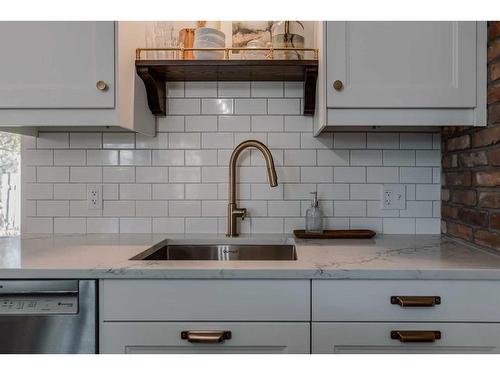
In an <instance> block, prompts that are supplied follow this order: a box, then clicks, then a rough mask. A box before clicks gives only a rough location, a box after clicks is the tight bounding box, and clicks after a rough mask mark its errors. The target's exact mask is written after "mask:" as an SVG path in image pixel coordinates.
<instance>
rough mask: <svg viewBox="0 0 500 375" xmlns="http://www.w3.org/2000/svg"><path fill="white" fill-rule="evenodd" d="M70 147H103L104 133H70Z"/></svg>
mask: <svg viewBox="0 0 500 375" xmlns="http://www.w3.org/2000/svg"><path fill="white" fill-rule="evenodd" d="M69 147H70V148H80V149H89V148H101V147H102V133H69Z"/></svg>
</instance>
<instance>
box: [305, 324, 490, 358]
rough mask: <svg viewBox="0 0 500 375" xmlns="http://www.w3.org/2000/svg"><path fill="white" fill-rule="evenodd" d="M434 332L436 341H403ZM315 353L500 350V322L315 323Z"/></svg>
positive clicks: (313, 347) (443, 352) (313, 332)
mask: <svg viewBox="0 0 500 375" xmlns="http://www.w3.org/2000/svg"><path fill="white" fill-rule="evenodd" d="M408 332H410V334H411V333H412V332H417V333H416V334H414V333H413V337H414V340H416V339H418V337H419V335H420V337H425V335H431V337H432V335H433V334H434V341H428V342H412V340H411V339H408V340H409V341H405V342H401V341H400V340H399V337H400V336H398V335H403V337H405V336H404V335H405V334H406V335H407V336H406V337H407V338H408V337H410V336H408ZM312 338H313V339H312V353H313V354H315V353H316V354H328V353H336V354H348V353H357V354H374V353H380V354H390V353H402V354H410V353H436V354H446V353H456V354H460V353H500V324H493V323H380V322H378V323H313V324H312Z"/></svg>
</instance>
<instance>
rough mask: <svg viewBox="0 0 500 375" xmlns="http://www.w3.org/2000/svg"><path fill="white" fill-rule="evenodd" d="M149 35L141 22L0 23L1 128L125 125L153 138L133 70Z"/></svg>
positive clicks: (151, 121)
mask: <svg viewBox="0 0 500 375" xmlns="http://www.w3.org/2000/svg"><path fill="white" fill-rule="evenodd" d="M143 36H144V32H143V30H141V27H140V23H134V22H123V23H120V24H118V23H115V22H0V49H1V50H2V52H3V53H4V54H5V58H4V59H2V62H1V63H0V68H1V69H0V127H2V129H1V130H7V131H9V130H10V131H16V132H21V133H29V132H30V131H31V132H36V129H37V128H38V127H42V126H65V127H66V126H68V127H69V126H71V127H72V126H118V127H123V128H126V129H130V130H134V131H138V132H141V133H145V134H151V135H153V134H154V131H155V118H154V116H153V115H152V114H151V113H150V112H148V109H147V104H146V93H145V88H144V84H143V83H142V82H141V81H140V80H139V79H137V76H136V74H135V66H134V62H135V48H136V47H137V45H140V43H142V39H143ZM118 47H119V48H118ZM28 130H30V131H28Z"/></svg>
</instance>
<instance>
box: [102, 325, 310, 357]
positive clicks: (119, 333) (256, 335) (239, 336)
mask: <svg viewBox="0 0 500 375" xmlns="http://www.w3.org/2000/svg"><path fill="white" fill-rule="evenodd" d="M197 331H198V332H199V331H205V332H206V331H209V332H208V333H209V335H217V334H222V335H224V334H225V335H228V336H227V337H228V338H225V339H221V341H220V342H218V341H217V340H213V341H212V342H191V341H189V340H188V333H193V334H196V332H197ZM183 332H184V334H183ZM101 336H102V340H101V345H100V352H101V353H106V354H183V353H186V354H195V353H197V354H225V353H227V354H251V353H255V354H280V353H283V354H285V353H288V354H309V353H310V324H309V323H277V322H266V323H262V322H259V323H255V322H244V323H241V322H240V323H236V322H176V323H172V322H168V323H153V322H130V323H104V324H103V326H102V329H101Z"/></svg>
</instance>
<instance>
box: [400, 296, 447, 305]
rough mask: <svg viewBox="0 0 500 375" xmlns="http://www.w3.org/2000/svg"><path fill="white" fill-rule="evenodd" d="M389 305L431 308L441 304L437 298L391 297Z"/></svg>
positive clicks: (439, 298)
mask: <svg viewBox="0 0 500 375" xmlns="http://www.w3.org/2000/svg"><path fill="white" fill-rule="evenodd" d="M391 304H393V305H399V306H401V307H432V306H435V305H440V304H441V297H439V296H392V297H391Z"/></svg>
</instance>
